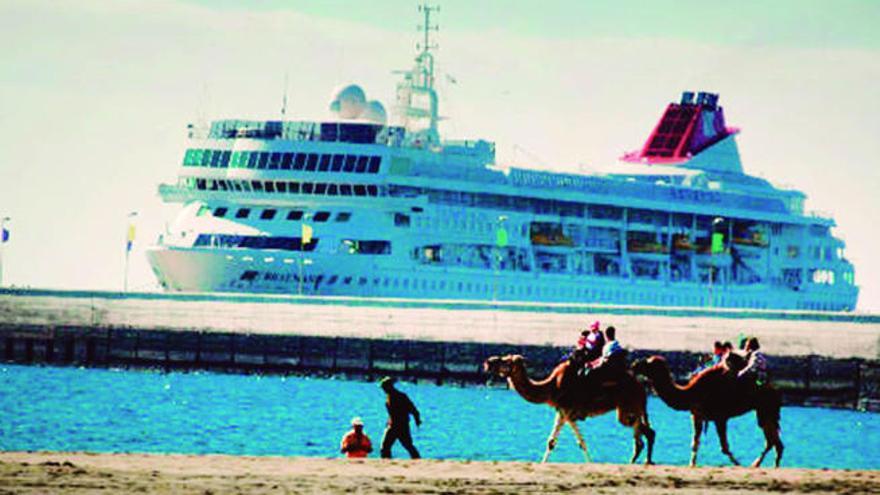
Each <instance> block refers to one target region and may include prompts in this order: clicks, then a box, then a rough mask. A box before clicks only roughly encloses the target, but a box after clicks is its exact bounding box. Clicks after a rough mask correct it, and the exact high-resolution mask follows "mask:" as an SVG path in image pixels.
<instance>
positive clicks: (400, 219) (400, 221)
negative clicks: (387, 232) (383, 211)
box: [394, 213, 409, 227]
mask: <svg viewBox="0 0 880 495" xmlns="http://www.w3.org/2000/svg"><path fill="white" fill-rule="evenodd" d="M394 226H395V227H409V215H404V214H403V213H395V214H394Z"/></svg>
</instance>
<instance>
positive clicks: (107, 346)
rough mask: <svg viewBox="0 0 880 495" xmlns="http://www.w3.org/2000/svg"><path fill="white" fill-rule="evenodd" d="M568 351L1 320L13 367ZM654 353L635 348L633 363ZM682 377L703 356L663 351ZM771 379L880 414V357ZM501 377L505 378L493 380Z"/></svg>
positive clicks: (333, 361)
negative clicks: (51, 324) (24, 322)
mask: <svg viewBox="0 0 880 495" xmlns="http://www.w3.org/2000/svg"><path fill="white" fill-rule="evenodd" d="M565 351H566V348H565V347H558V346H547V345H515V344H504V343H485V342H483V343H480V342H449V341H419V340H409V339H405V340H404V339H393V338H388V339H370V338H357V337H325V336H306V335H277V334H248V333H237V332H213V331H179V330H153V329H138V328H130V327H129V328H114V327H99V326H89V327H77V326H63V325H62V326H44V325H10V324H0V358H2V360H3V361H5V362H7V363H19V364H51V365H62V366H63V365H77V366H96V367H133V368H156V369H162V370H211V371H221V372H245V373H269V374H317V375H341V376H349V377H357V378H364V379H376V378H378V377H380V376H383V375H394V376H398V377H401V378H404V379H411V380H431V381H435V382H437V383H445V382H457V383H487V382H490V381H491V380H492V379H491V378H490V377H489V376H487V375H485V374H484V373H483V372H482V369H481V368H482V363H483V361H485V359H486V358H487V357H489V356H491V355H502V354H510V353H517V354H522V355H524V356H526V357H527V358H528V360H529V368H530V372H531V374H532V375H533V376H535V377H541V376H544V375H545V374H546V373H547V372H548V371H549V370H550V369H552V368H553V366H555V365H556V364H557V363H558V362H559V359H560V356H562V354H563V353H564V352H565ZM654 353H657V351H654V350H646V349H641V350H637V351H634V352H633V353H632V354H633V355H632V357H633V358H634V359H637V358H640V357H646V356H648V355H650V354H654ZM662 354H663V355H664V356H665V357H666V358H667V360H668V361H669V363H670V365H671V368H672V369H673V372H674V373H675V374H676V375H677V376H678V377H679V378H684V377H685V376H686V375H687V374H688V373H689V372H690V371H691V370H692V369H693V368H694V367H695V366H696V364H697V363H698V361H699V358H700V354H697V353H693V352H688V351H672V352H668V351H667V352H662ZM770 363H771V369H772V377H773V381H774V384H775V385H776V386H777V387H778V388H780V389H781V390H782V392H783V397H784V400H785V402H786V403H787V404H798V405H809V406H827V407H844V408H855V409H861V410H870V411H880V361H877V360H865V359H861V358H849V359H839V358H829V357H822V356H816V355H809V356H771V357H770ZM496 383H499V382H496Z"/></svg>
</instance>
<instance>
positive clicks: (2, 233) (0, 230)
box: [0, 217, 10, 287]
mask: <svg viewBox="0 0 880 495" xmlns="http://www.w3.org/2000/svg"><path fill="white" fill-rule="evenodd" d="M9 220H10V218H9V217H3V219H2V220H0V287H3V248H4V246H5V245H6V222H8V221H9Z"/></svg>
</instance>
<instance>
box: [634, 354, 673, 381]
mask: <svg viewBox="0 0 880 495" xmlns="http://www.w3.org/2000/svg"><path fill="white" fill-rule="evenodd" d="M630 370H632V372H633V374H634V375H636V376H644V377H646V378H648V379H649V380H652V379H654V377H656V376H658V374H662V373H664V372H665V373H669V365H668V364H667V363H666V359H664V358H663V356H649V357H647V358H644V359H639V360H636V361H634V362H633V363H632V365H630Z"/></svg>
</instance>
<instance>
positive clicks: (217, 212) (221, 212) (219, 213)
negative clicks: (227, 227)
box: [214, 206, 228, 218]
mask: <svg viewBox="0 0 880 495" xmlns="http://www.w3.org/2000/svg"><path fill="white" fill-rule="evenodd" d="M227 211H228V210H227V209H226V207H225V206H221V207H219V208H214V216H215V217H217V218H223V217H225V216H226V212H227Z"/></svg>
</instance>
